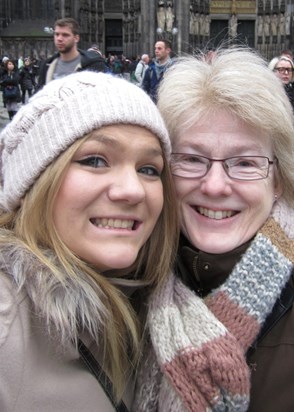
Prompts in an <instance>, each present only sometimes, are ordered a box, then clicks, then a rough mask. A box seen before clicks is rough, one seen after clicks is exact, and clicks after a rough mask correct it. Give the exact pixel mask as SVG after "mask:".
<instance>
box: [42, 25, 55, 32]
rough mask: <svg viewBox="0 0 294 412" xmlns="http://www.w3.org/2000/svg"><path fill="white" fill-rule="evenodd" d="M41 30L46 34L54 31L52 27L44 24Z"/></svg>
mask: <svg viewBox="0 0 294 412" xmlns="http://www.w3.org/2000/svg"><path fill="white" fill-rule="evenodd" d="M43 31H44V32H45V33H48V34H53V33H54V29H53V28H52V27H48V26H45V27H44V28H43Z"/></svg>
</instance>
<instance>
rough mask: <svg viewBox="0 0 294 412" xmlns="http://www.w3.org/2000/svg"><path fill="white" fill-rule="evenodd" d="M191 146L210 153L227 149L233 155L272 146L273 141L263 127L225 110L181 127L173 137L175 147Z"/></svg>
mask: <svg viewBox="0 0 294 412" xmlns="http://www.w3.org/2000/svg"><path fill="white" fill-rule="evenodd" d="M189 147H195V148H198V149H205V150H207V151H208V152H209V153H210V151H213V152H217V151H218V150H222V151H223V150H225V149H226V150H227V151H229V152H230V154H231V155H232V156H233V154H234V152H235V151H236V150H242V151H243V150H249V151H250V150H252V151H253V150H254V151H256V150H257V151H260V152H261V151H262V150H265V151H268V150H271V148H272V141H271V138H270V137H269V136H268V135H267V133H265V132H264V131H262V130H258V129H257V128H256V127H255V126H251V125H249V124H247V123H245V122H244V121H243V120H241V119H239V118H237V117H236V116H234V115H232V114H231V113H230V112H227V111H225V110H223V111H219V112H216V113H214V114H210V115H207V116H204V118H202V119H201V120H199V121H197V122H195V123H194V124H193V125H191V126H190V127H188V128H184V129H182V130H181V132H180V133H179V135H178V136H177V138H176V139H174V142H173V149H174V151H177V150H178V151H181V150H182V149H184V148H189ZM251 154H252V153H251Z"/></svg>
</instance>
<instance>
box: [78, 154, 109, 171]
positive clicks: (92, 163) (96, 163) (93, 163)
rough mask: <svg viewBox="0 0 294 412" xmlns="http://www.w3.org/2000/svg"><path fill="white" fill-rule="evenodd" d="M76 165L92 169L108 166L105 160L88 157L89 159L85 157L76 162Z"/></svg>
mask: <svg viewBox="0 0 294 412" xmlns="http://www.w3.org/2000/svg"><path fill="white" fill-rule="evenodd" d="M77 163H79V164H81V165H84V166H89V167H94V168H99V167H107V166H108V164H107V162H106V160H105V159H103V157H100V156H89V157H86V158H85V159H81V160H77Z"/></svg>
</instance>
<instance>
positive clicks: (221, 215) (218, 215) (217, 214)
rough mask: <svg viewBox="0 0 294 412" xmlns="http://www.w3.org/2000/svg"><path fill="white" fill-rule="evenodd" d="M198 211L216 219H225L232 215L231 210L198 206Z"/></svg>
mask: <svg viewBox="0 0 294 412" xmlns="http://www.w3.org/2000/svg"><path fill="white" fill-rule="evenodd" d="M198 210H199V212H200V214H201V215H204V216H206V217H209V218H210V219H216V220H221V219H226V218H227V217H231V216H232V215H233V212H232V211H231V210H217V211H215V210H211V209H206V208H205V207H199V209H198Z"/></svg>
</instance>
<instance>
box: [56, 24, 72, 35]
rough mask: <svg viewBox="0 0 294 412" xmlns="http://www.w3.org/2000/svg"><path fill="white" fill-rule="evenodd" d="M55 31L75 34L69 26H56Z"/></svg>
mask: <svg viewBox="0 0 294 412" xmlns="http://www.w3.org/2000/svg"><path fill="white" fill-rule="evenodd" d="M54 31H55V33H66V34H73V31H72V28H71V27H69V26H55V30H54Z"/></svg>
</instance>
